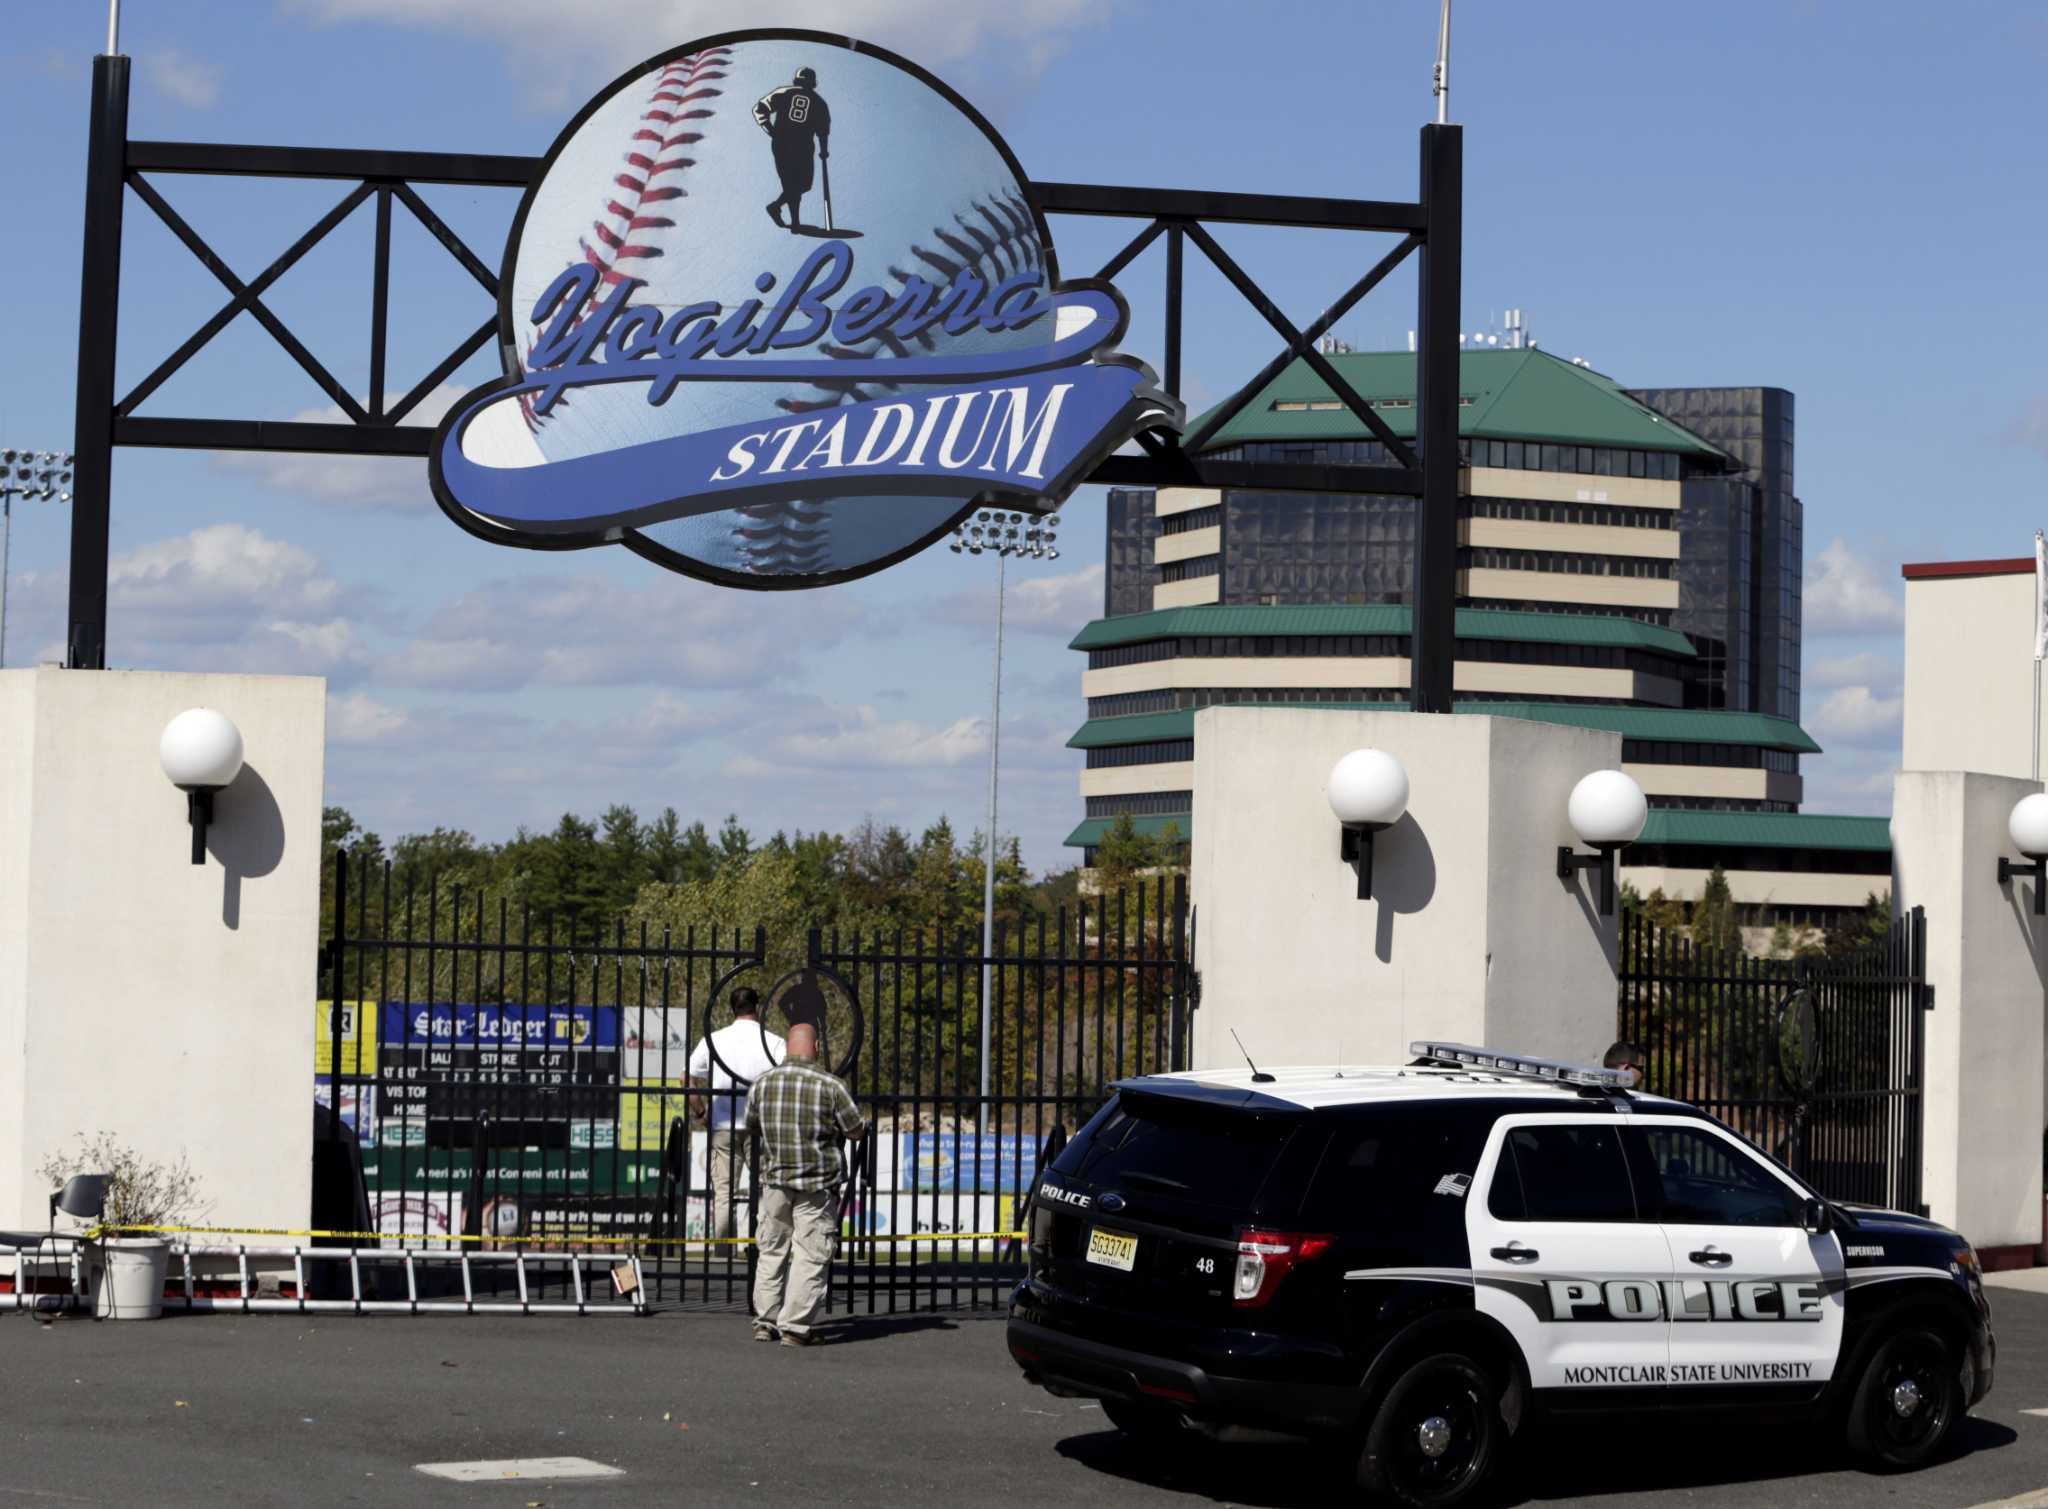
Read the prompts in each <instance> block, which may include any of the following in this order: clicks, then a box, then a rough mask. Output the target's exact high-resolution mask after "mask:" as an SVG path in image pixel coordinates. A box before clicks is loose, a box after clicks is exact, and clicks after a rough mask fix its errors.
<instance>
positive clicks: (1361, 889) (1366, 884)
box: [1337, 823, 1393, 901]
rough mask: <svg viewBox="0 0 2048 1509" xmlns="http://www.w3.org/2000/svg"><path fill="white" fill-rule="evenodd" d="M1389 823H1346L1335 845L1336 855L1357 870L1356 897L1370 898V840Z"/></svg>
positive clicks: (1388, 825) (1363, 899) (1368, 899)
mask: <svg viewBox="0 0 2048 1509" xmlns="http://www.w3.org/2000/svg"><path fill="white" fill-rule="evenodd" d="M1391 826H1393V825H1392V824H1390V823H1346V824H1345V825H1344V837H1343V839H1342V840H1341V841H1340V842H1339V844H1338V847H1337V855H1338V857H1339V858H1340V859H1342V860H1343V861H1344V863H1346V864H1347V865H1349V866H1351V868H1352V869H1354V870H1356V871H1357V872H1358V899H1359V900H1360V901H1370V900H1372V840H1373V835H1374V834H1376V833H1378V832H1379V831H1380V830H1381V829H1383V828H1388V827H1391Z"/></svg>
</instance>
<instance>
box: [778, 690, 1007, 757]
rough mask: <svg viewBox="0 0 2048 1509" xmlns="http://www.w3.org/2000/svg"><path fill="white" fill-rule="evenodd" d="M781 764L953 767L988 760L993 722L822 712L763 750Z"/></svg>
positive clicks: (860, 710) (864, 709)
mask: <svg viewBox="0 0 2048 1509" xmlns="http://www.w3.org/2000/svg"><path fill="white" fill-rule="evenodd" d="M763 747H764V749H765V750H766V752H767V753H768V754H769V755H771V756H774V757H776V760H779V762H780V763H783V764H786V765H791V766H795V767H798V768H800V769H809V770H821V771H822V770H846V769H849V768H860V769H876V768H883V769H903V768H929V767H933V766H941V767H943V766H953V765H959V764H962V763H963V762H966V761H970V760H972V761H980V760H984V759H986V758H987V757H988V719H986V718H956V719H954V720H953V721H952V722H951V723H948V724H944V725H939V724H932V723H919V722H916V721H914V720H910V719H885V718H883V717H882V716H881V714H879V713H877V712H876V711H875V709H874V708H873V707H870V706H868V705H866V704H861V705H860V706H857V707H850V708H831V709H821V710H820V713H819V716H818V717H817V718H816V719H815V720H814V721H812V723H811V724H810V725H809V726H808V727H803V728H798V729H794V730H792V731H790V732H787V733H784V734H781V735H779V736H776V737H773V738H771V739H769V740H768V741H767V742H766V744H765V745H764V746H763Z"/></svg>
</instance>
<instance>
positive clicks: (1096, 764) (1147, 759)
mask: <svg viewBox="0 0 2048 1509" xmlns="http://www.w3.org/2000/svg"><path fill="white" fill-rule="evenodd" d="M1194 757H1195V741H1194V740H1193V739H1154V740H1152V741H1151V742H1150V743H1147V744H1112V745H1110V746H1109V747H1108V748H1107V749H1091V750H1089V751H1088V768H1089V769H1090V770H1119V769H1121V768H1123V767H1124V766H1126V765H1165V764H1169V763H1171V762H1172V761H1175V760H1192V759H1193V758H1194Z"/></svg>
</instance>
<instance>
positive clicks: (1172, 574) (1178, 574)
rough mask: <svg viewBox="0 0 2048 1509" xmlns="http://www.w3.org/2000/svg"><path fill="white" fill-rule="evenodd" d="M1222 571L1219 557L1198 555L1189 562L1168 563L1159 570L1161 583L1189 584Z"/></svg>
mask: <svg viewBox="0 0 2048 1509" xmlns="http://www.w3.org/2000/svg"><path fill="white" fill-rule="evenodd" d="M1222 570H1223V557H1222V556H1220V555H1198V556H1196V557H1195V558H1194V559H1193V560H1191V561H1168V562H1167V563H1166V564H1165V565H1164V566H1161V567H1160V568H1159V580H1161V581H1162V582H1190V581H1195V580H1198V579H1199V578H1201V577H1205V576H1215V575H1217V574H1218V573H1219V572H1221V571H1222Z"/></svg>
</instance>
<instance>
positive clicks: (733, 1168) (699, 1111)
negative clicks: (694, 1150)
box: [690, 985, 788, 1237]
mask: <svg viewBox="0 0 2048 1509" xmlns="http://www.w3.org/2000/svg"><path fill="white" fill-rule="evenodd" d="M760 1009H761V992H760V991H758V990H756V989H754V987H753V986H751V985H742V986H741V987H740V988H739V989H737V990H735V991H734V992H733V993H732V1021H731V1022H730V1023H729V1024H727V1025H726V1026H724V1027H721V1028H719V1029H718V1031H716V1032H714V1033H712V1034H711V1035H710V1036H709V1037H707V1038H706V1039H705V1040H704V1041H703V1042H701V1043H699V1044H698V1045H697V1049H696V1051H695V1052H694V1053H692V1054H691V1055H690V1084H691V1085H692V1086H693V1087H699V1088H701V1087H707V1086H708V1087H709V1089H710V1091H711V1093H710V1094H707V1095H693V1096H691V1097H690V1115H691V1117H692V1118H693V1119H694V1120H695V1121H696V1122H697V1123H698V1124H699V1125H700V1126H701V1125H706V1124H708V1125H709V1127H710V1129H711V1136H710V1139H709V1144H708V1147H707V1149H706V1152H705V1166H706V1168H707V1169H708V1170H709V1172H710V1175H711V1235H713V1236H715V1237H729V1236H733V1235H735V1234H736V1226H737V1222H736V1220H735V1218H734V1208H733V1202H734V1200H735V1199H736V1198H737V1196H738V1193H739V1191H740V1190H742V1189H744V1188H745V1187H746V1185H747V1173H748V1170H750V1169H751V1168H752V1167H753V1164H754V1147H753V1138H751V1137H750V1136H749V1135H748V1134H747V1094H746V1092H747V1087H748V1086H749V1085H751V1084H752V1083H753V1082H754V1081H755V1080H757V1079H759V1078H760V1077H761V1076H762V1075H763V1074H766V1073H767V1072H768V1071H769V1070H770V1069H772V1068H774V1067H775V1065H777V1064H779V1063H781V1062H782V1060H783V1056H784V1054H785V1053H786V1052H787V1051H788V1048H787V1045H786V1044H785V1043H784V1042H783V1041H782V1039H781V1038H779V1037H777V1036H776V1035H775V1034H774V1033H772V1032H768V1031H765V1030H764V1029H763V1028H762V1026H761V1023H760V1019H759V1012H760ZM714 1047H715V1048H716V1049H717V1050H718V1056H717V1057H716V1059H714V1058H713V1057H712V1052H711V1050H712V1049H713V1048H714Z"/></svg>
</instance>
